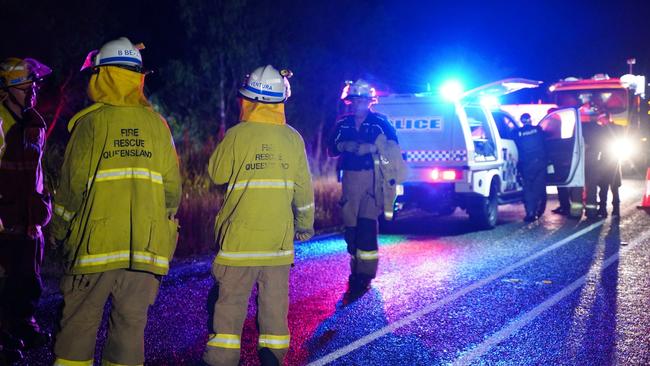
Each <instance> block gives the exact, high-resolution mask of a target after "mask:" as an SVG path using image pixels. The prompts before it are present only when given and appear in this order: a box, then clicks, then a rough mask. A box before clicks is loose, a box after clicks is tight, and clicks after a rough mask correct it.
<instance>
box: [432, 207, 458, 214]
mask: <svg viewBox="0 0 650 366" xmlns="http://www.w3.org/2000/svg"><path fill="white" fill-rule="evenodd" d="M455 211H456V206H445V207H441V208H440V209H439V210H438V211H437V212H436V213H437V214H438V216H451V215H453V214H454V212H455Z"/></svg>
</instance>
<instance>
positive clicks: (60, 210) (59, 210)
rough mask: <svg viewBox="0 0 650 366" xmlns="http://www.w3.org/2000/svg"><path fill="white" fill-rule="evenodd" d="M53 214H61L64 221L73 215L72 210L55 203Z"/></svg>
mask: <svg viewBox="0 0 650 366" xmlns="http://www.w3.org/2000/svg"><path fill="white" fill-rule="evenodd" d="M54 214H56V215H58V216H61V218H63V220H65V221H70V220H72V217H73V216H74V212H72V211H68V210H66V209H65V207H63V206H61V205H57V204H56V203H55V204H54Z"/></svg>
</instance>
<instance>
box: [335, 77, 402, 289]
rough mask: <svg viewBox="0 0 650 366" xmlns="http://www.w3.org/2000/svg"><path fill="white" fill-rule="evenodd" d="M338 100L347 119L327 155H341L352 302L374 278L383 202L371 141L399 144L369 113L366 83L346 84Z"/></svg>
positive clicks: (372, 97)
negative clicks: (383, 139)
mask: <svg viewBox="0 0 650 366" xmlns="http://www.w3.org/2000/svg"><path fill="white" fill-rule="evenodd" d="M341 98H342V99H343V101H344V102H345V104H347V105H348V106H349V107H350V110H351V114H349V115H346V116H344V117H343V118H342V119H340V120H339V121H338V122H337V123H336V126H335V129H334V132H333V134H332V136H331V137H330V141H329V144H328V145H329V151H330V155H332V156H340V158H339V169H340V170H341V171H342V189H343V192H342V193H343V194H342V197H341V201H340V205H341V208H342V216H343V224H344V225H345V234H344V238H345V242H346V243H347V249H348V253H350V255H351V256H352V258H351V259H350V267H351V271H350V272H351V274H350V277H349V282H348V285H349V288H348V293H349V294H351V295H352V296H353V297H356V296H358V295H359V294H362V293H363V292H365V291H367V290H368V289H369V286H370V281H371V280H372V279H373V278H375V276H376V275H377V265H378V261H379V254H378V247H377V217H378V216H379V214H380V213H382V212H383V211H384V204H383V202H382V201H383V198H382V197H377V196H376V194H375V188H374V182H375V179H376V177H375V169H374V166H375V158H376V154H375V153H376V152H377V146H376V145H375V142H376V141H377V138H378V137H379V136H380V135H384V136H385V137H386V140H387V141H393V142H394V143H396V144H397V142H398V141H397V134H396V133H395V129H394V128H393V126H391V124H390V123H389V122H388V120H387V119H386V117H385V116H382V115H380V114H377V113H375V112H372V111H371V110H370V107H371V106H372V104H374V103H376V102H377V98H376V93H375V90H374V88H372V87H371V86H370V85H369V84H368V83H367V82H366V81H365V80H362V79H359V80H357V81H356V82H348V83H347V85H346V86H345V88H344V90H343V94H342V95H341Z"/></svg>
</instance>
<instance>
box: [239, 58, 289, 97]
mask: <svg viewBox="0 0 650 366" xmlns="http://www.w3.org/2000/svg"><path fill="white" fill-rule="evenodd" d="M292 75H293V74H292V73H291V71H289V70H281V71H278V70H277V69H275V68H274V67H273V66H271V65H267V66H261V67H258V68H257V69H255V71H253V72H252V73H250V74H249V75H247V76H246V80H245V81H244V85H242V87H241V88H240V89H239V94H240V95H241V96H243V97H244V98H247V99H250V100H252V101H255V102H262V103H283V102H284V101H285V100H287V98H289V96H290V95H291V87H290V85H289V80H288V78H290V77H291V76H292Z"/></svg>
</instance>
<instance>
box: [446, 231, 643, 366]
mask: <svg viewBox="0 0 650 366" xmlns="http://www.w3.org/2000/svg"><path fill="white" fill-rule="evenodd" d="M649 237H650V230H648V231H645V232H644V233H643V234H641V235H640V236H638V237H637V238H635V239H634V240H633V241H632V242H631V243H630V245H629V246H627V247H625V248H623V249H621V250H620V251H619V252H616V254H612V255H611V256H610V257H609V258H607V259H606V260H605V261H604V262H603V265H602V267H601V272H602V271H605V269H607V267H609V266H610V265H612V264H613V263H615V262H616V261H617V260H618V258H619V256H620V253H621V252H628V251H629V250H631V249H632V248H633V247H634V246H636V245H638V244H639V243H641V242H643V241H644V240H646V239H648V238H649ZM587 276H588V274H585V275H584V276H582V277H580V278H578V279H577V280H575V281H574V282H573V283H571V284H570V285H568V286H567V287H565V288H563V289H562V290H561V291H560V292H558V293H556V294H555V295H553V296H551V297H550V298H548V299H547V300H545V301H544V302H542V303H541V304H539V305H537V306H536V307H535V308H534V309H532V310H530V311H529V312H527V313H526V314H524V315H522V316H521V317H519V318H518V319H517V320H516V321H514V322H512V323H510V324H509V325H508V326H507V327H505V328H503V329H501V330H499V331H498V332H496V333H494V334H493V335H492V336H490V337H489V338H488V339H486V340H485V341H483V342H482V343H481V344H479V345H478V346H476V347H474V348H473V349H472V350H470V351H468V352H467V353H465V354H463V355H462V356H461V357H459V358H458V359H456V361H454V362H453V363H452V365H453V366H463V365H469V364H470V363H472V362H473V361H476V360H477V359H478V358H479V357H481V356H483V355H485V354H486V353H488V352H489V351H490V350H491V349H492V348H493V347H494V346H496V345H497V344H499V343H501V342H502V341H503V340H505V339H507V338H509V337H510V336H512V335H513V334H514V333H516V332H518V331H519V330H520V329H521V328H523V327H525V326H526V325H527V324H528V323H530V322H532V321H533V320H535V318H536V317H537V316H539V315H540V314H542V313H543V312H545V311H546V310H548V309H549V308H550V307H552V306H553V305H555V304H557V303H558V302H560V301H561V300H562V299H564V298H565V297H567V296H569V295H570V294H571V293H573V292H574V291H575V290H577V289H578V288H580V287H581V286H582V285H584V284H585V282H586V281H587V280H588V277H587Z"/></svg>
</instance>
